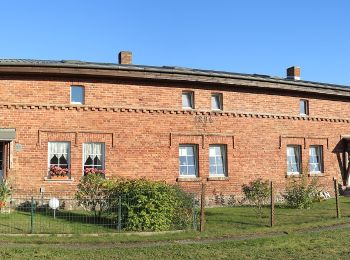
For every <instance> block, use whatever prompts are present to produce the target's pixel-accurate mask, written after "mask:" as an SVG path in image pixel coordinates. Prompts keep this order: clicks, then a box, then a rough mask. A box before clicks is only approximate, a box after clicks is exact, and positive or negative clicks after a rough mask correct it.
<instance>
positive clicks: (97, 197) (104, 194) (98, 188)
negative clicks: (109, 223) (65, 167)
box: [75, 174, 113, 217]
mask: <svg viewBox="0 0 350 260" xmlns="http://www.w3.org/2000/svg"><path fill="white" fill-rule="evenodd" d="M112 186H113V182H111V181H108V180H106V179H105V178H104V177H103V175H100V174H88V175H85V176H83V177H82V178H81V180H80V182H79V184H78V191H77V192H76V194H75V197H76V199H77V201H78V203H79V205H80V206H82V207H83V208H84V209H86V210H90V211H93V212H94V213H95V216H99V217H100V216H101V214H102V213H104V212H107V210H108V209H109V208H110V207H111V198H110V195H111V189H112Z"/></svg>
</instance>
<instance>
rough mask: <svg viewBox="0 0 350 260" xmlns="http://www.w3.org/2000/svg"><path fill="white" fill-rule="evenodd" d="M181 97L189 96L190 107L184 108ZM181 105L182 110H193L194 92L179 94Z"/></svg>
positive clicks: (185, 91) (186, 91)
mask: <svg viewBox="0 0 350 260" xmlns="http://www.w3.org/2000/svg"><path fill="white" fill-rule="evenodd" d="M183 95H190V101H191V105H192V106H191V107H185V106H184V103H183ZM181 105H182V109H186V110H190V109H194V108H195V106H194V92H193V91H188V90H184V91H182V93H181Z"/></svg>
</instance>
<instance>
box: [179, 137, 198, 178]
mask: <svg viewBox="0 0 350 260" xmlns="http://www.w3.org/2000/svg"><path fill="white" fill-rule="evenodd" d="M183 147H192V148H193V153H194V155H193V157H194V171H195V174H194V175H193V174H191V175H189V174H181V162H180V149H181V148H183ZM198 151H199V150H198V145H197V144H180V145H179V150H178V156H179V157H178V158H179V159H178V163H179V177H180V178H198V176H199V173H198V168H199V167H198V163H199V162H198V159H199V157H198V156H199V154H198ZM186 157H187V156H186ZM186 161H187V159H186ZM188 166H189V165H188V164H186V168H187V173H188Z"/></svg>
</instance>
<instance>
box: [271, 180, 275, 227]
mask: <svg viewBox="0 0 350 260" xmlns="http://www.w3.org/2000/svg"><path fill="white" fill-rule="evenodd" d="M274 192H275V191H274V188H273V182H272V181H271V182H270V193H271V194H270V227H273V226H274V225H275V196H274V195H275V194H274Z"/></svg>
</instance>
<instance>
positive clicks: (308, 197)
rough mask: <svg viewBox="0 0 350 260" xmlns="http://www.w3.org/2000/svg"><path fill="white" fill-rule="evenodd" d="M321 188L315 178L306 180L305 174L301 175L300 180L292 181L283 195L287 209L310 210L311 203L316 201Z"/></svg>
mask: <svg viewBox="0 0 350 260" xmlns="http://www.w3.org/2000/svg"><path fill="white" fill-rule="evenodd" d="M320 191H321V188H320V187H319V185H318V181H317V178H316V177H314V178H312V179H311V180H309V179H308V176H307V174H302V176H301V178H298V179H293V180H292V181H291V182H290V183H289V184H288V185H287V188H286V191H285V194H283V197H284V199H285V200H286V204H287V207H290V208H297V209H307V208H310V207H311V205H312V203H313V202H314V201H316V200H317V199H318V194H319V192H320Z"/></svg>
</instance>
